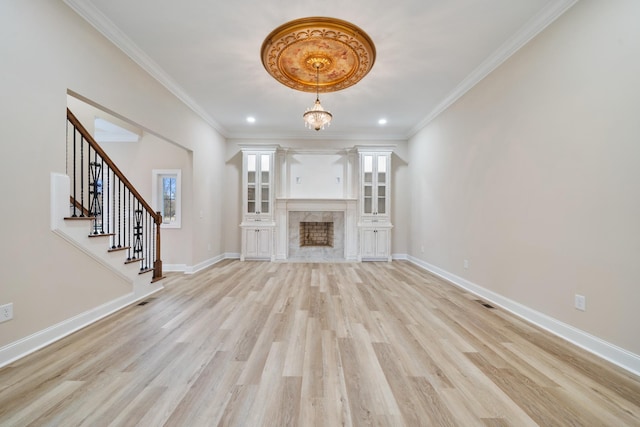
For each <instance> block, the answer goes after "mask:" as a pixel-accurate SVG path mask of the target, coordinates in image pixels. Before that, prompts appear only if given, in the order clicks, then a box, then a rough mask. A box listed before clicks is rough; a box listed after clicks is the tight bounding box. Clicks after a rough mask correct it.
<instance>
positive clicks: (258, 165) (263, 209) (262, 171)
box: [244, 152, 273, 215]
mask: <svg viewBox="0 0 640 427" xmlns="http://www.w3.org/2000/svg"><path fill="white" fill-rule="evenodd" d="M272 158H273V155H272V154H265V153H260V152H250V153H245V162H246V163H245V172H244V173H245V185H246V204H245V209H246V211H245V214H248V215H260V214H270V213H271V191H272V189H271V186H272V179H273V176H272V169H273V166H272V161H273V160H272Z"/></svg>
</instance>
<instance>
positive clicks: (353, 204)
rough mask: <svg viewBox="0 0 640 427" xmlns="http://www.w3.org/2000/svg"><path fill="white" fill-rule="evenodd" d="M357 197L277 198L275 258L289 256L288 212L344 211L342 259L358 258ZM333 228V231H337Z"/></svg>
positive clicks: (282, 258) (353, 259)
mask: <svg viewBox="0 0 640 427" xmlns="http://www.w3.org/2000/svg"><path fill="white" fill-rule="evenodd" d="M357 203H358V201H357V199H346V198H341V199H317V198H304V199H302V198H277V199H276V203H275V207H276V208H275V220H276V230H275V232H276V234H275V249H276V256H275V259H277V260H286V259H288V257H289V254H288V251H289V213H290V212H344V260H345V261H357V260H358V227H357ZM338 232H339V231H338V230H335V233H338Z"/></svg>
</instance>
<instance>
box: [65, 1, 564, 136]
mask: <svg viewBox="0 0 640 427" xmlns="http://www.w3.org/2000/svg"><path fill="white" fill-rule="evenodd" d="M576 1H577V0H396V1H393V2H389V1H388V0H384V1H383V0H348V1H345V0H324V1H322V2H319V1H309V0H300V1H293V2H292V1H286V2H285V1H282V0H271V1H265V0H262V1H256V0H237V1H227V2H221V1H214V0H181V1H176V0H65V2H66V3H67V4H68V5H69V6H71V7H72V8H73V9H74V10H76V12H78V13H79V14H80V15H81V16H83V17H84V18H85V19H86V20H87V21H88V22H90V23H91V24H92V25H93V26H94V27H96V28H97V29H98V30H99V31H100V32H102V33H103V34H104V35H105V36H107V37H108V38H109V39H110V40H112V41H113V42H114V43H115V44H116V45H118V46H119V47H120V48H121V49H122V50H123V51H124V52H125V53H127V54H128V55H129V56H131V57H132V58H133V59H134V60H135V61H136V62H138V63H139V64H140V65H141V66H142V67H143V68H145V69H146V70H147V71H148V72H150V73H151V74H152V75H153V76H154V77H155V78H157V79H158V80H159V81H160V82H161V83H163V84H164V85H165V86H166V87H167V88H169V89H170V90H171V91H172V92H173V93H174V94H176V95H177V96H178V97H180V98H181V99H182V100H183V101H184V102H185V103H187V104H188V105H189V106H190V107H191V108H193V109H194V110H195V111H196V112H197V113H198V114H200V115H201V116H202V117H203V118H204V119H205V120H207V121H208V122H209V123H211V124H212V125H213V126H214V127H215V128H216V129H218V130H219V131H220V132H221V133H222V134H223V135H225V136H226V137H229V138H256V137H258V138H296V139H313V138H323V139H368V140H390V139H407V138H408V137H410V136H411V135H412V134H414V133H415V132H416V131H417V130H419V129H420V128H421V127H422V126H424V125H425V124H426V123H427V122H428V121H429V120H431V119H432V118H434V117H435V116H436V115H437V114H439V113H440V112H441V111H442V110H443V109H444V108H446V107H447V106H448V105H450V104H451V103H452V102H453V101H455V99H457V98H458V97H459V96H460V95H462V94H463V93H464V92H465V91H466V90H468V89H469V88H470V87H472V86H473V85H474V84H475V83H477V82H478V81H479V80H480V79H482V78H483V77H484V76H485V75H486V74H487V73H488V72H490V71H491V70H492V69H494V68H495V67H496V66H497V65H499V64H500V63H501V62H503V61H504V60H505V59H506V58H508V57H509V56H510V55H511V54H512V53H513V52H514V51H515V50H517V49H518V48H519V47H521V46H522V45H523V44H524V43H526V42H527V41H528V40H530V39H531V38H532V37H533V36H535V35H536V34H537V33H538V32H540V31H541V30H542V29H544V28H545V27H546V26H547V25H548V24H549V23H550V22H552V21H553V20H554V19H556V18H557V17H558V16H559V15H560V14H562V13H563V12H564V11H565V10H567V9H568V8H569V7H570V6H571V5H573V4H574V3H575V2H576ZM307 16H328V17H334V18H339V19H343V20H346V21H349V22H352V23H354V24H355V25H357V26H359V27H360V28H362V29H363V30H364V31H365V32H367V34H368V35H369V36H370V37H371V38H372V39H373V42H374V43H375V45H376V50H377V57H376V61H375V64H374V66H373V68H372V70H371V71H370V72H369V74H367V75H366V76H365V77H364V79H363V80H362V81H361V82H360V83H358V84H357V85H355V86H352V87H350V88H348V89H345V90H343V91H340V92H332V93H326V94H321V96H320V100H321V101H322V105H323V106H324V107H325V108H326V109H328V110H329V111H331V112H332V113H333V116H334V118H333V122H332V124H331V126H330V127H329V128H327V129H325V130H321V131H319V132H316V131H313V130H308V129H306V128H305V127H304V124H303V121H302V113H303V112H304V111H305V109H306V108H307V107H311V106H312V105H313V101H314V99H315V95H314V94H311V93H305V92H299V91H296V90H293V89H290V88H288V87H286V86H284V85H282V84H281V83H278V82H277V81H276V80H274V79H273V78H272V77H271V76H270V75H269V74H268V73H267V72H266V71H265V69H264V67H263V66H262V63H261V61H260V47H261V45H262V42H263V41H264V38H265V37H266V36H267V35H268V34H269V33H270V32H271V31H272V30H273V29H275V28H276V27H278V26H279V25H281V24H284V23H285V22H287V21H290V20H293V19H297V18H302V17H307ZM248 116H253V117H255V119H256V122H255V123H254V124H250V123H248V122H247V120H246V118H247V117H248ZM380 118H386V119H387V124H386V125H384V126H381V125H379V124H378V120H379V119H380Z"/></svg>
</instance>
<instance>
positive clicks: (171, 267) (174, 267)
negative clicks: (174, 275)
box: [162, 252, 240, 274]
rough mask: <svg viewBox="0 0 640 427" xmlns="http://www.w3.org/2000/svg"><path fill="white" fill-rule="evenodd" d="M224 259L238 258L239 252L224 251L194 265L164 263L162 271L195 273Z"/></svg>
mask: <svg viewBox="0 0 640 427" xmlns="http://www.w3.org/2000/svg"><path fill="white" fill-rule="evenodd" d="M225 259H240V254H239V253H235V252H225V253H223V254H221V255H218V256H216V257H213V258H210V259H208V260H205V261H202V262H201V263H198V264H196V265H187V264H164V265H163V266H162V270H163V271H167V272H169V271H170V272H178V273H184V274H196V273H197V272H199V271H202V270H204V269H205V268H207V267H211V266H212V265H215V264H217V263H219V262H220V261H222V260H225Z"/></svg>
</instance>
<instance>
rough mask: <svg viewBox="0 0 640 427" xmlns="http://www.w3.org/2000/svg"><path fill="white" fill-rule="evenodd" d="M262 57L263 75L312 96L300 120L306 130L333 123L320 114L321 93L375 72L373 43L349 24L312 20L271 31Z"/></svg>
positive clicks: (346, 85)
mask: <svg viewBox="0 0 640 427" xmlns="http://www.w3.org/2000/svg"><path fill="white" fill-rule="evenodd" d="M260 56H261V58H262V65H264V68H265V69H266V70H267V72H268V73H269V74H270V75H271V76H272V77H273V78H274V79H276V80H277V81H279V82H280V83H282V84H283V85H285V86H288V87H290V88H292V89H296V90H300V91H303V92H315V93H316V102H315V104H314V105H313V107H311V108H308V109H307V111H305V113H304V114H303V115H302V117H303V119H304V122H305V125H306V127H308V128H309V129H315V130H320V129H324V128H325V126H328V125H329V124H330V123H331V119H332V118H333V116H332V115H331V113H330V112H328V111H326V110H325V109H324V108H322V104H320V92H323V93H326V92H335V91H338V90H342V89H346V88H348V87H350V86H352V85H354V84H356V83H358V82H359V81H360V80H361V79H362V78H363V77H364V76H365V75H366V74H367V73H368V72H369V70H371V67H373V63H374V61H375V58H376V49H375V46H374V44H373V41H372V40H371V38H369V36H368V35H367V34H366V33H365V32H364V31H363V30H362V29H360V28H359V27H357V26H355V25H353V24H352V23H350V22H347V21H342V20H340V19H336V18H324V17H311V18H301V19H296V20H293V21H290V22H287V23H286V24H283V25H281V26H279V27H278V28H276V29H275V30H273V31H272V32H271V33H270V34H269V35H268V36H267V38H266V39H265V40H264V42H263V43H262V48H261V50H260ZM320 74H322V76H320Z"/></svg>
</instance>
